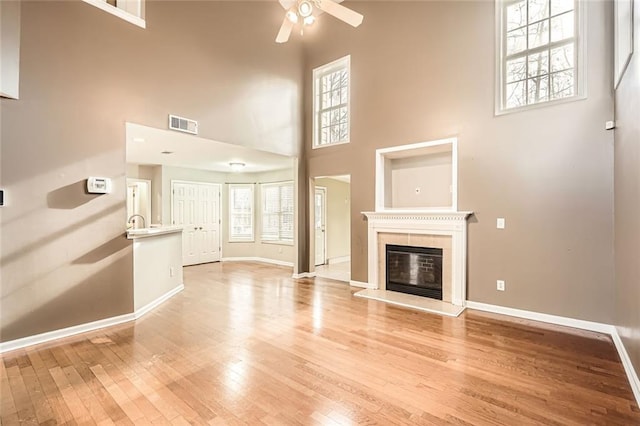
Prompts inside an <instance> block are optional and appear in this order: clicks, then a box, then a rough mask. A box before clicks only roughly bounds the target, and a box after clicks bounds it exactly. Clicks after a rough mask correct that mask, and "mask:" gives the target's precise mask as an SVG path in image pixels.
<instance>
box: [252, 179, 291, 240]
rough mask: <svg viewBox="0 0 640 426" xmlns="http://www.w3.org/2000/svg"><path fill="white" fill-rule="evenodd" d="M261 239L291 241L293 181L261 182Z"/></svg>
mask: <svg viewBox="0 0 640 426" xmlns="http://www.w3.org/2000/svg"><path fill="white" fill-rule="evenodd" d="M260 192H261V193H262V241H269V242H281V243H288V244H291V243H293V182H282V183H274V184H263V185H262V187H261V191H260Z"/></svg>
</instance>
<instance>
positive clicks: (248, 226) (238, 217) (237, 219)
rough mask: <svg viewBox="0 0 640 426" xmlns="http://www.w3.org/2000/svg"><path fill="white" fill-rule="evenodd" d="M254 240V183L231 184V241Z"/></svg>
mask: <svg viewBox="0 0 640 426" xmlns="http://www.w3.org/2000/svg"><path fill="white" fill-rule="evenodd" d="M253 240H254V237H253V185H251V184H233V185H229V241H231V242H234V241H253Z"/></svg>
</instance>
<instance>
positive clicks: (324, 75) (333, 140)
mask: <svg viewBox="0 0 640 426" xmlns="http://www.w3.org/2000/svg"><path fill="white" fill-rule="evenodd" d="M349 80H350V56H345V57H344V58H341V59H338V60H337V61H334V62H331V63H330V64H327V65H324V66H322V67H319V68H316V69H315V70H313V81H314V84H313V100H314V105H313V111H314V119H313V147H314V148H319V147H323V146H328V145H333V144H340V143H347V142H349V132H350V130H349V128H350V124H349V104H350V102H349V96H350V95H349V91H350V82H349Z"/></svg>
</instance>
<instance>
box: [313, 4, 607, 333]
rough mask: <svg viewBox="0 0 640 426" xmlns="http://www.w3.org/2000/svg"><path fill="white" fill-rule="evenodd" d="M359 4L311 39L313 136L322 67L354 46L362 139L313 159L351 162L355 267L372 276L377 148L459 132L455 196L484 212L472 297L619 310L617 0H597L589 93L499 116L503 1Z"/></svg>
mask: <svg viewBox="0 0 640 426" xmlns="http://www.w3.org/2000/svg"><path fill="white" fill-rule="evenodd" d="M351 6H352V7H353V8H354V9H355V10H357V11H359V12H361V13H363V14H364V16H365V20H364V23H363V24H362V25H361V26H360V27H359V28H358V29H357V30H354V29H352V28H350V27H349V26H346V25H344V24H342V23H339V22H337V21H336V20H333V19H324V18H325V17H324V16H323V17H322V19H319V22H318V23H319V24H320V25H318V26H317V27H316V28H315V30H314V32H313V33H311V34H309V38H308V39H307V40H308V41H309V43H308V44H307V45H306V51H305V54H306V71H305V78H306V82H305V96H306V97H305V120H306V121H305V125H306V127H305V129H306V131H305V144H306V145H307V146H310V145H311V105H312V99H311V92H310V88H311V80H310V77H311V70H312V69H313V68H315V67H317V66H319V65H322V64H325V63H328V62H330V61H332V60H335V59H337V58H340V57H342V56H344V55H346V54H351V71H352V82H351V96H352V97H351V107H352V112H351V119H352V122H351V143H349V144H345V145H340V146H336V147H329V148H323V149H316V150H310V149H309V150H307V167H308V174H309V176H323V175H339V174H351V229H352V231H351V265H352V266H351V268H352V270H351V276H352V279H354V280H356V281H366V279H367V223H366V220H365V218H363V216H362V215H361V214H360V212H362V211H369V210H373V209H374V170H375V168H374V161H375V158H374V156H375V150H376V148H381V147H389V146H395V145H404V144H409V143H414V142H420V141H429V140H435V139H440V138H443V137H448V136H452V135H456V136H457V137H458V143H459V145H458V150H459V153H458V156H459V157H458V158H459V163H458V168H459V172H458V178H459V202H458V207H459V209H460V210H473V211H474V212H475V214H474V216H473V217H472V218H471V219H470V223H469V253H468V297H469V299H470V300H474V301H478V302H485V303H491V304H496V305H502V306H508V307H513V308H518V309H526V310H531V311H538V312H544V313H549V314H555V315H562V316H567V317H573V318H579V319H585V320H592V321H602V322H606V323H610V322H611V321H613V220H612V219H613V209H612V206H613V199H612V197H613V195H612V194H613V167H612V165H613V133H612V132H607V131H605V130H604V122H605V121H606V120H609V119H611V118H612V115H613V97H612V91H611V80H612V79H611V61H610V60H609V59H610V57H611V54H610V52H611V45H612V44H611V43H612V39H611V33H612V25H611V22H612V21H611V14H612V10H611V9H612V7H611V3H610V2H604V1H590V2H588V8H587V9H588V16H587V18H588V23H587V28H588V30H589V33H588V36H587V46H588V55H587V66H588V72H587V78H588V82H587V84H588V94H589V96H588V99H586V100H582V101H576V102H570V103H566V104H562V105H556V106H549V107H544V108H538V109H533V110H530V111H526V112H520V113H514V114H508V115H504V116H499V117H495V116H494V73H495V59H494V58H495V52H494V33H495V31H494V21H495V13H494V2H491V1H443V2H439V1H428V2H353V3H351ZM306 35H307V34H306V33H305V36H306ZM497 217H505V218H506V224H507V227H506V229H505V230H497V229H496V227H495V224H496V218H497ZM497 279H503V280H506V285H507V290H506V291H505V292H497V291H496V280H497Z"/></svg>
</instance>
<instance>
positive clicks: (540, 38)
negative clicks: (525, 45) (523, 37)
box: [528, 20, 549, 49]
mask: <svg viewBox="0 0 640 426" xmlns="http://www.w3.org/2000/svg"><path fill="white" fill-rule="evenodd" d="M528 28H529V49H533V48H535V47H538V46H544V45H545V44H548V43H549V21H548V20H544V21H541V22H538V23H536V24H532V25H529V27H528Z"/></svg>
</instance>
